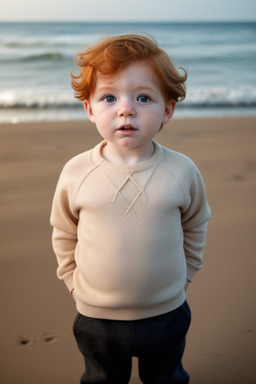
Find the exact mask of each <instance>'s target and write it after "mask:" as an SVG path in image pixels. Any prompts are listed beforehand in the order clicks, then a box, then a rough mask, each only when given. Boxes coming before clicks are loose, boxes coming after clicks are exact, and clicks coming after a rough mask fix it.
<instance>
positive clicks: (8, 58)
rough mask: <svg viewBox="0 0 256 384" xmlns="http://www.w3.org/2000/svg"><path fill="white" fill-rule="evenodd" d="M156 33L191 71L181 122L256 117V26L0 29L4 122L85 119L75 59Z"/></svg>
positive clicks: (177, 114) (78, 25)
mask: <svg viewBox="0 0 256 384" xmlns="http://www.w3.org/2000/svg"><path fill="white" fill-rule="evenodd" d="M126 33H149V34H150V35H152V36H153V37H154V38H155V39H156V40H157V42H158V44H159V46H160V47H161V48H163V49H165V50H166V51H167V53H168V54H169V56H170V57H171V59H172V60H173V62H174V64H175V66H176V67H182V68H185V69H186V70H187V71H188V80H187V97H186V99H185V101H184V102H182V103H180V104H178V106H177V108H176V111H175V115H174V117H175V118H183V117H205V116H209V117H214V116H236V115H256V108H255V107H256V23H255V22H251V23H233V22H228V23H223V22H219V23H88V22H86V23H81V22H72V23H68V22H67V23H66V22H49V23H40V22H36V23H9V22H8V23H0V52H1V54H0V123H1V122H10V123H17V122H28V121H49V120H51V121H65V120H78V119H79V120H80V119H85V118H86V114H85V112H84V110H83V107H82V103H81V102H79V101H78V100H76V99H75V98H74V96H73V90H72V88H71V85H70V72H71V71H72V72H73V73H77V68H76V66H75V64H74V61H73V58H74V56H75V55H76V53H77V52H78V51H80V50H83V49H85V48H87V47H88V46H89V45H91V44H93V43H95V42H96V41H97V40H98V39H100V38H102V37H104V36H107V35H118V34H126Z"/></svg>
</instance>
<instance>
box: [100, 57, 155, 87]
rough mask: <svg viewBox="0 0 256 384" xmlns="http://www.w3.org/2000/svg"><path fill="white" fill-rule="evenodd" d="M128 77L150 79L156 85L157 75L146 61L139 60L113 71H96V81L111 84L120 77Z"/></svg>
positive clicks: (131, 78)
mask: <svg viewBox="0 0 256 384" xmlns="http://www.w3.org/2000/svg"><path fill="white" fill-rule="evenodd" d="M124 78H129V79H130V80H133V79H134V81H136V82H145V81H151V82H153V83H155V84H156V85H158V79H157V76H156V74H155V72H154V70H153V68H152V66H151V65H150V64H149V63H148V62H147V61H139V62H134V63H131V64H129V65H127V66H125V67H124V68H122V69H121V70H117V71H115V72H113V73H109V74H108V73H102V72H100V71H97V72H96V82H97V83H99V82H100V83H105V84H109V85H111V84H113V83H115V82H117V81H118V80H120V79H124Z"/></svg>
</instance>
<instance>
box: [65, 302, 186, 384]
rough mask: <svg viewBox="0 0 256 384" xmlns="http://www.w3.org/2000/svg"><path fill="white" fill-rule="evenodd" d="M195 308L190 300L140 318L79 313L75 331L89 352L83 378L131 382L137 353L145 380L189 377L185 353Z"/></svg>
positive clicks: (157, 382)
mask: <svg viewBox="0 0 256 384" xmlns="http://www.w3.org/2000/svg"><path fill="white" fill-rule="evenodd" d="M190 321H191V312H190V308H189V305H188V303H187V302H186V301H185V302H184V304H183V305H182V306H180V307H179V308H177V309H175V310H174V311H171V312H169V313H166V314H163V315H160V316H156V317H151V318H147V319H142V320H135V321H119V320H102V319H93V318H90V317H86V316H83V315H81V314H79V313H78V314H77V316H76V319H75V322H74V326H73V331H74V335H75V338H76V341H77V345H78V347H79V349H80V351H81V353H82V354H83V356H84V361H85V367H86V370H85V373H84V374H83V376H82V377H81V380H80V383H81V384H91V383H94V384H100V383H108V384H127V383H129V380H130V376H131V367H132V356H136V357H137V358H138V361H139V375H140V379H141V381H142V382H143V383H144V384H172V383H173V384H174V383H180V384H181V383H182V384H187V383H188V382H189V375H188V373H187V372H186V371H185V370H184V369H183V366H182V363H181V359H182V355H183V352H184V348H185V338H186V334H187V331H188V328H189V325H190Z"/></svg>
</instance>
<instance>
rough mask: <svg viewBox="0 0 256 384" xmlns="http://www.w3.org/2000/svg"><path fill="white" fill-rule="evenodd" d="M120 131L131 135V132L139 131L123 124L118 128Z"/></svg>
mask: <svg viewBox="0 0 256 384" xmlns="http://www.w3.org/2000/svg"><path fill="white" fill-rule="evenodd" d="M118 131H119V132H123V133H131V132H134V131H137V129H136V128H135V127H133V126H132V125H131V124H123V125H121V126H120V127H119V128H118Z"/></svg>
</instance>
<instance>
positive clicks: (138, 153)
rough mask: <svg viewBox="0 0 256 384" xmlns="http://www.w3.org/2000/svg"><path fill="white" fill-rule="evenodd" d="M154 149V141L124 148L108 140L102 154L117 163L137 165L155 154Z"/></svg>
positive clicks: (111, 161)
mask: <svg viewBox="0 0 256 384" xmlns="http://www.w3.org/2000/svg"><path fill="white" fill-rule="evenodd" d="M154 150H155V147H154V144H153V142H152V141H150V142H149V143H148V144H147V145H144V146H141V147H137V148H122V147H117V146H115V145H113V144H112V143H109V142H107V143H106V145H105V146H104V147H103V148H102V156H103V157H104V159H106V160H107V161H109V162H110V163H113V164H116V165H135V164H139V163H142V162H143V161H146V160H148V159H149V158H150V157H151V156H152V155H153V154H154Z"/></svg>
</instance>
